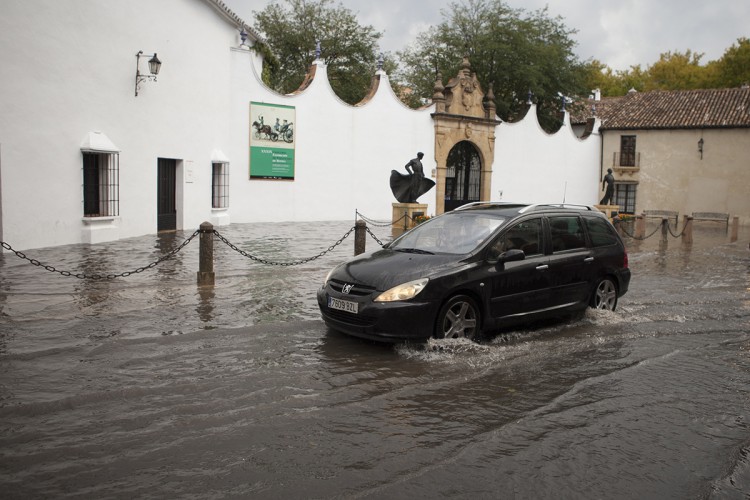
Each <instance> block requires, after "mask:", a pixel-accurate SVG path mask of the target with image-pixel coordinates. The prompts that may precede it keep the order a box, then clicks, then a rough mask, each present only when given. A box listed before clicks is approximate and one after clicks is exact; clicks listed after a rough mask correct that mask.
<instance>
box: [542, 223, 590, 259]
mask: <svg viewBox="0 0 750 500" xmlns="http://www.w3.org/2000/svg"><path fill="white" fill-rule="evenodd" d="M549 224H550V234H551V236H552V251H553V252H561V251H563V250H573V249H576V248H585V247H586V239H585V238H584V236H583V227H581V219H579V218H578V217H567V216H558V217H550V218H549Z"/></svg>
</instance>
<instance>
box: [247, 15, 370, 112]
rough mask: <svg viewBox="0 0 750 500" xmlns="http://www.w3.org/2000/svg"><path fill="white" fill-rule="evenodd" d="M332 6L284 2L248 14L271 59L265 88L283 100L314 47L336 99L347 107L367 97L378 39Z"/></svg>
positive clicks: (298, 81)
mask: <svg viewBox="0 0 750 500" xmlns="http://www.w3.org/2000/svg"><path fill="white" fill-rule="evenodd" d="M332 4H333V2H332V0H284V2H283V3H281V2H280V3H273V4H270V5H268V6H267V7H266V8H265V9H264V10H262V11H260V12H254V13H253V14H254V15H255V26H254V27H255V29H256V30H257V31H259V32H260V33H261V34H263V36H264V37H265V39H266V41H267V42H268V45H269V46H270V48H271V51H272V53H273V56H274V59H275V61H274V64H273V66H272V69H271V70H270V71H269V72H268V73H267V74H266V75H264V78H265V83H266V84H267V85H268V86H269V87H271V88H272V89H274V90H276V91H277V92H280V93H282V94H287V93H290V92H293V91H295V90H297V89H298V88H299V86H300V85H301V84H302V82H303V80H304V78H305V74H306V72H307V70H308V69H309V67H310V65H311V64H312V62H313V61H314V60H315V55H316V48H317V47H318V46H319V48H320V59H321V60H323V62H324V63H325V64H326V66H327V68H328V77H329V81H330V82H331V87H333V90H334V91H335V92H336V95H338V96H339V98H341V99H342V100H343V101H344V102H347V103H349V104H355V103H357V102H359V101H361V100H362V99H363V98H364V97H365V96H366V95H367V92H368V90H369V88H370V84H371V80H372V75H373V74H374V73H375V71H376V69H377V64H378V55H377V50H378V40H379V39H380V38H381V36H382V33H380V32H378V31H376V30H375V29H374V28H373V27H372V26H362V25H360V24H359V22H358V21H357V18H356V16H355V14H354V13H353V12H352V11H350V10H349V9H347V8H345V7H343V6H341V4H339V5H338V6H333V5H332ZM318 44H319V45H318Z"/></svg>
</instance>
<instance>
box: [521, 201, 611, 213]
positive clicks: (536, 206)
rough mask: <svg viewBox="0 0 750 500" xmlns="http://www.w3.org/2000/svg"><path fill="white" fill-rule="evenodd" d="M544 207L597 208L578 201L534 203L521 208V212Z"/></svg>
mask: <svg viewBox="0 0 750 500" xmlns="http://www.w3.org/2000/svg"><path fill="white" fill-rule="evenodd" d="M542 208H578V209H580V210H589V211H593V210H596V208H594V207H592V206H590V205H579V204H576V203H534V204H532V205H529V206H527V207H524V208H522V209H521V210H519V212H520V213H526V212H532V211H534V210H538V209H542Z"/></svg>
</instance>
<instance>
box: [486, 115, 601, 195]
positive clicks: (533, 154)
mask: <svg viewBox="0 0 750 500" xmlns="http://www.w3.org/2000/svg"><path fill="white" fill-rule="evenodd" d="M536 113H537V110H536V106H531V108H530V109H529V111H528V112H527V114H526V116H525V117H524V119H523V120H521V121H519V122H517V123H503V124H502V125H500V126H499V127H498V128H497V131H496V133H497V138H496V141H495V165H494V167H493V174H492V197H493V200H498V199H500V192H501V191H502V200H503V201H520V202H528V203H563V202H565V203H574V204H583V205H595V204H597V203H599V200H600V199H601V197H602V192H601V190H600V187H601V180H600V179H601V177H600V174H599V170H600V169H599V164H600V156H601V137H600V135H599V133H598V132H594V133H593V134H591V135H589V136H588V137H587V138H585V139H580V138H578V137H577V136H576V134H575V133H574V131H573V129H572V127H571V125H570V115H569V114H567V113H566V114H565V119H564V124H563V126H562V127H561V128H560V130H558V131H557V132H556V133H554V134H547V133H546V132H545V131H544V130H543V129H542V127H541V126H540V125H539V121H538V119H537V114H536ZM599 125H600V123H599V122H598V121H597V123H596V124H595V126H594V130H595V131H598V129H599Z"/></svg>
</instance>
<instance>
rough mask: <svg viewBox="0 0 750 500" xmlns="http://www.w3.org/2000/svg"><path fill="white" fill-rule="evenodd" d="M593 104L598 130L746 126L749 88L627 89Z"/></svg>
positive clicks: (749, 115)
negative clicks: (599, 123)
mask: <svg viewBox="0 0 750 500" xmlns="http://www.w3.org/2000/svg"><path fill="white" fill-rule="evenodd" d="M592 102H593V101H590V102H589V106H590V105H591V103H592ZM594 104H596V115H597V116H598V117H599V118H600V119H601V121H602V126H601V129H602V130H633V129H686V128H745V127H750V88H734V89H703V90H673V91H653V92H631V93H629V94H628V95H626V96H623V97H615V98H608V99H607V98H605V99H603V100H601V101H596V102H594ZM571 121H572V119H571Z"/></svg>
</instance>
